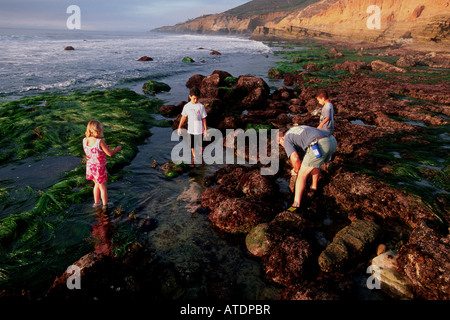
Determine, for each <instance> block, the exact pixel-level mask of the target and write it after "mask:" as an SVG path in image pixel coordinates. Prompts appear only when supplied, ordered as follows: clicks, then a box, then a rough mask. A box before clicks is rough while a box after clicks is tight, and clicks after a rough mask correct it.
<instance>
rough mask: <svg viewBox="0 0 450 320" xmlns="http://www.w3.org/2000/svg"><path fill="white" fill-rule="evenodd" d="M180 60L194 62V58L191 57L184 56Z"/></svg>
mask: <svg viewBox="0 0 450 320" xmlns="http://www.w3.org/2000/svg"><path fill="white" fill-rule="evenodd" d="M181 61H182V62H187V63H193V62H195V61H194V59H192V58H191V57H184V58H183V59H182V60H181Z"/></svg>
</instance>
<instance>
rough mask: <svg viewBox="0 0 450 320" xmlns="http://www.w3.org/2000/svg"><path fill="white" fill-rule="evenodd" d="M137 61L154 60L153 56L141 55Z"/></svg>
mask: <svg viewBox="0 0 450 320" xmlns="http://www.w3.org/2000/svg"><path fill="white" fill-rule="evenodd" d="M137 61H153V58H150V57H147V56H143V57H140V58H139V59H138V60H137Z"/></svg>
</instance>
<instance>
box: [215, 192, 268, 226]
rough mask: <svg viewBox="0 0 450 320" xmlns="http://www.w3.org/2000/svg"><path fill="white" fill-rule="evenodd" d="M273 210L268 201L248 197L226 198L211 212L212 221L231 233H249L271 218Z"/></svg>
mask: <svg viewBox="0 0 450 320" xmlns="http://www.w3.org/2000/svg"><path fill="white" fill-rule="evenodd" d="M271 215H272V210H271V208H269V207H268V206H267V204H266V203H264V202H262V201H258V200H253V199H248V198H228V199H224V200H223V201H222V202H221V203H220V204H219V205H218V206H217V207H215V208H214V210H213V211H212V212H211V213H210V214H209V220H210V221H211V223H212V224H213V225H214V226H216V227H218V228H219V229H221V230H223V231H226V232H229V233H247V232H249V231H250V230H251V229H252V228H253V227H255V226H256V225H258V224H260V223H263V222H266V221H268V220H270V217H271Z"/></svg>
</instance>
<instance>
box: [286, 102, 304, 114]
mask: <svg viewBox="0 0 450 320" xmlns="http://www.w3.org/2000/svg"><path fill="white" fill-rule="evenodd" d="M289 112H290V113H292V114H301V113H305V112H308V109H307V108H306V106H305V105H301V104H292V105H290V106H289Z"/></svg>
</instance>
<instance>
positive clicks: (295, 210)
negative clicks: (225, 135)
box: [286, 206, 300, 212]
mask: <svg viewBox="0 0 450 320" xmlns="http://www.w3.org/2000/svg"><path fill="white" fill-rule="evenodd" d="M299 209H300V208H299V207H294V206H291V207H289V209H287V210H286V211H289V212H297V211H298V210H299Z"/></svg>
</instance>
